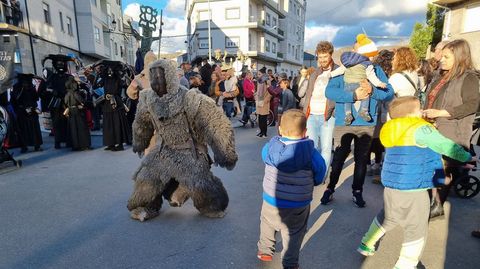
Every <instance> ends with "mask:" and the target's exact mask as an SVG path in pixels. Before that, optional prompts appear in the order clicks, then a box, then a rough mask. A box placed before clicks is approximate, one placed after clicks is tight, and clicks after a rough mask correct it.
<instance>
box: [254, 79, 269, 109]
mask: <svg viewBox="0 0 480 269" xmlns="http://www.w3.org/2000/svg"><path fill="white" fill-rule="evenodd" d="M259 86H260V87H262V86H263V87H265V90H264V94H263V105H262V102H260V98H259V96H258V86H257V92H256V93H255V103H256V106H257V112H256V113H257V115H268V114H269V113H270V100H271V99H272V95H271V94H270V93H269V92H268V90H267V85H266V83H264V84H259Z"/></svg>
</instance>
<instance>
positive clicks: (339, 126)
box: [321, 42, 394, 207]
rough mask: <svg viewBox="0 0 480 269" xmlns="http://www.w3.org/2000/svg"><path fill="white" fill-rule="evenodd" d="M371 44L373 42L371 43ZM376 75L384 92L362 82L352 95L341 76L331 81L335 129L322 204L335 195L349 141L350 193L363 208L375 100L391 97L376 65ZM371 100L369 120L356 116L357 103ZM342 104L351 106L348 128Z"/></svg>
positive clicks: (375, 114) (384, 76) (356, 203)
mask: <svg viewBox="0 0 480 269" xmlns="http://www.w3.org/2000/svg"><path fill="white" fill-rule="evenodd" d="M372 44H373V42H372ZM369 49H371V50H372V51H371V52H372V53H373V54H375V52H376V51H377V48H376V47H375V45H374V44H373V46H370V47H369ZM374 67H375V74H376V75H377V77H378V78H379V79H380V80H381V81H382V82H384V83H386V84H387V87H386V88H385V89H382V88H377V87H372V85H371V84H370V83H369V82H368V81H367V80H366V79H365V80H364V81H363V82H361V83H360V87H359V88H357V89H356V90H355V91H354V92H351V91H346V90H345V87H344V86H345V82H344V80H343V75H342V76H337V77H333V78H332V79H330V81H329V83H328V85H327V88H326V91H325V94H326V96H327V98H328V99H331V100H333V101H335V102H336V103H335V119H336V120H335V130H334V133H333V141H334V148H335V152H334V153H333V160H332V165H331V171H330V183H329V184H328V187H327V189H326V190H325V193H324V194H323V197H322V199H321V203H322V204H323V205H326V204H328V203H329V202H330V201H331V200H332V198H333V193H334V192H335V186H336V185H337V182H338V179H339V178H340V174H341V172H342V169H343V164H344V163H345V160H346V159H347V157H348V154H350V151H351V144H352V141H353V143H354V152H353V156H354V157H353V159H354V161H355V167H354V172H353V184H352V194H353V202H354V203H355V205H356V206H358V207H365V201H364V200H363V196H362V192H363V183H364V181H365V175H366V170H367V164H368V163H369V162H370V156H369V150H370V145H371V143H372V135H373V130H374V128H375V125H376V124H377V112H378V111H377V101H389V100H391V99H392V98H393V95H394V91H393V88H392V86H391V85H390V84H389V83H388V79H387V76H386V75H385V73H384V72H383V70H382V69H381V68H380V66H378V65H375V66H374ZM369 97H370V104H369V106H368V112H369V113H370V115H371V116H372V119H371V120H370V121H368V122H367V121H365V120H364V119H363V118H362V117H360V116H359V115H358V109H359V105H360V101H361V100H364V99H367V98H369ZM345 103H352V104H353V108H352V114H353V116H354V118H355V120H354V121H353V122H352V123H351V125H349V126H346V125H345Z"/></svg>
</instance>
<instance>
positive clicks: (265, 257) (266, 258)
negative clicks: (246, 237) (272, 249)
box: [257, 252, 273, 262]
mask: <svg viewBox="0 0 480 269" xmlns="http://www.w3.org/2000/svg"><path fill="white" fill-rule="evenodd" d="M257 258H258V259H259V260H261V261H263V262H271V261H272V260H273V257H272V255H269V254H264V253H260V252H258V253H257Z"/></svg>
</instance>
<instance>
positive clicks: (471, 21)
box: [463, 5, 480, 32]
mask: <svg viewBox="0 0 480 269" xmlns="http://www.w3.org/2000/svg"><path fill="white" fill-rule="evenodd" d="M479 17H480V5H476V6H469V7H467V8H466V10H465V18H464V21H463V31H464V32H473V31H480V22H479V21H478V18H479Z"/></svg>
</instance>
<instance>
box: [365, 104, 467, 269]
mask: <svg viewBox="0 0 480 269" xmlns="http://www.w3.org/2000/svg"><path fill="white" fill-rule="evenodd" d="M389 114H390V117H391V118H392V120H390V121H387V122H386V123H385V125H384V126H383V128H382V129H381V131H380V141H381V142H382V144H383V145H384V146H385V153H386V154H385V160H384V163H383V169H382V174H381V178H382V184H383V185H384V186H385V190H384V194H383V199H384V209H383V210H382V211H380V213H379V214H378V215H377V216H376V218H375V219H374V220H373V222H372V224H371V225H370V228H369V230H368V232H367V233H366V234H365V236H364V237H363V239H362V243H361V244H360V246H359V247H358V249H357V251H358V252H360V253H361V254H362V255H364V256H371V255H373V254H374V253H375V244H376V243H377V242H378V241H379V240H380V238H381V237H382V236H383V235H384V234H385V233H386V232H388V231H390V230H392V229H393V228H395V227H396V226H397V225H400V226H401V227H402V228H403V229H404V243H403V244H402V249H401V251H400V257H399V258H398V260H397V263H396V264H395V267H394V268H399V269H400V268H402V269H403V268H416V266H417V263H418V261H419V259H420V257H421V255H422V252H423V248H424V246H425V241H426V236H427V230H428V218H429V211H430V199H429V196H428V192H427V190H428V189H432V188H433V187H434V186H435V185H436V184H437V183H441V182H442V181H443V179H444V172H443V165H442V160H441V155H440V154H442V155H445V156H448V157H450V158H452V159H455V160H458V161H460V162H469V161H472V156H471V155H470V153H469V152H467V151H465V150H464V149H463V147H462V146H460V145H457V144H455V143H454V142H453V141H452V140H450V139H448V138H446V137H444V136H443V135H441V134H440V133H439V132H438V131H437V130H436V129H435V127H434V126H433V125H431V124H430V123H428V122H427V121H425V120H424V119H422V112H421V110H420V102H419V100H418V99H417V98H416V97H413V96H405V97H400V98H396V99H394V100H393V101H392V103H391V104H390V106H389Z"/></svg>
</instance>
